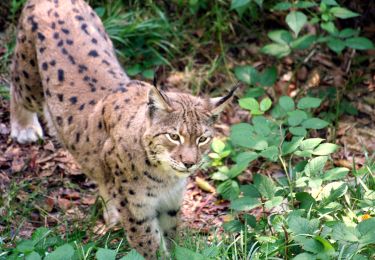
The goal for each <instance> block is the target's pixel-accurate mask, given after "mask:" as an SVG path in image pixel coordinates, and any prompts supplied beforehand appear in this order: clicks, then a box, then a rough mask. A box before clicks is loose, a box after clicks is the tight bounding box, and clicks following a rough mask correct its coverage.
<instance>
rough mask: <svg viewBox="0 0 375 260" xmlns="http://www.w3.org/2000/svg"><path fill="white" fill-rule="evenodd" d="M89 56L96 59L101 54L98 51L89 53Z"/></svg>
mask: <svg viewBox="0 0 375 260" xmlns="http://www.w3.org/2000/svg"><path fill="white" fill-rule="evenodd" d="M87 55H89V56H90V57H94V58H96V57H98V56H99V54H98V52H97V51H96V50H91V51H89V53H88V54H87Z"/></svg>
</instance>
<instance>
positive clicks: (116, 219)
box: [103, 207, 120, 228]
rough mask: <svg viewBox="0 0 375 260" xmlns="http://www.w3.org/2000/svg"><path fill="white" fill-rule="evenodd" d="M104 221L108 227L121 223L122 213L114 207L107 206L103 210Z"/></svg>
mask: <svg viewBox="0 0 375 260" xmlns="http://www.w3.org/2000/svg"><path fill="white" fill-rule="evenodd" d="M103 217H104V221H105V224H106V226H107V227H109V228H112V227H114V226H116V225H117V224H118V223H120V213H119V212H118V211H117V209H116V208H114V207H107V208H105V209H104V212H103Z"/></svg>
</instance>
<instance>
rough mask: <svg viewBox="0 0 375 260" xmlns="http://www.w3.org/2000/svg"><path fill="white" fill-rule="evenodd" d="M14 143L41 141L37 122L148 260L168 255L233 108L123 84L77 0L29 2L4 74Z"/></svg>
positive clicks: (102, 35)
mask: <svg viewBox="0 0 375 260" xmlns="http://www.w3.org/2000/svg"><path fill="white" fill-rule="evenodd" d="M11 73H12V85H11V137H12V138H13V139H15V140H16V141H17V142H19V143H30V142H35V141H37V140H38V139H39V138H43V131H42V128H41V125H40V124H39V122H38V116H37V115H38V114H43V115H44V117H45V119H46V121H47V123H48V127H49V130H50V131H51V132H53V133H54V135H55V136H56V138H57V139H58V140H59V142H61V144H62V145H63V146H64V147H65V148H66V149H67V150H69V152H70V153H71V154H72V155H73V156H74V158H75V159H76V161H77V162H78V163H79V164H80V166H81V167H82V171H83V172H84V173H85V174H86V175H88V176H89V177H90V178H92V179H93V180H95V181H96V182H97V184H98V189H99V193H100V196H101V197H102V198H103V199H104V201H105V202H106V205H105V207H104V219H105V221H106V223H107V224H108V225H110V226H111V225H115V224H116V223H118V222H121V223H122V225H123V227H124V228H125V229H126V233H127V239H128V241H129V243H130V245H131V246H132V247H134V248H135V249H136V250H137V251H138V252H139V253H141V254H142V255H143V256H144V257H146V258H147V259H155V258H156V255H157V251H158V249H159V248H162V250H163V251H164V252H166V254H167V252H168V248H169V247H170V239H173V238H174V237H175V234H176V229H177V216H178V212H179V208H180V204H181V200H182V197H183V193H184V187H185V184H186V181H187V177H188V176H190V175H191V174H192V173H194V171H195V170H196V169H197V168H198V167H199V166H200V164H201V161H202V155H203V154H204V153H205V152H206V151H207V150H208V149H209V145H210V141H211V140H212V136H213V123H214V121H215V118H216V117H217V115H218V114H219V113H220V112H221V111H222V110H223V108H224V107H225V106H226V105H227V104H228V103H229V102H230V101H231V99H232V97H233V93H234V89H233V90H232V91H231V92H230V93H229V94H228V95H226V96H225V97H219V98H213V99H209V98H201V97H195V96H192V95H188V94H184V93H178V92H164V91H161V90H159V89H158V88H157V87H156V86H154V85H151V84H148V83H146V82H142V81H136V80H130V79H129V77H128V76H127V75H126V74H125V72H124V71H123V70H122V68H121V67H120V65H119V62H118V61H117V59H116V57H115V52H114V48H113V45H112V43H111V41H110V39H109V37H108V35H107V34H106V32H105V30H104V27H103V24H102V23H101V21H100V19H99V18H98V16H97V15H96V14H95V13H94V12H93V10H92V9H91V8H90V7H89V6H88V5H87V4H86V3H85V2H84V1H83V0H64V1H62V0H29V1H28V2H27V3H26V4H25V7H24V9H23V11H22V15H21V17H20V21H19V25H18V34H17V45H16V48H15V55H14V59H13V64H12V68H11Z"/></svg>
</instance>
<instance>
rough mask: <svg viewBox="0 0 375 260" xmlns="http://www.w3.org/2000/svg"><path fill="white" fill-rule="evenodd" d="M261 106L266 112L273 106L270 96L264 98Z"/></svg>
mask: <svg viewBox="0 0 375 260" xmlns="http://www.w3.org/2000/svg"><path fill="white" fill-rule="evenodd" d="M259 106H260V110H261V111H263V112H266V111H267V110H268V109H270V108H271V106H272V100H271V99H270V98H269V97H266V98H264V99H262V101H261V102H260V105H259Z"/></svg>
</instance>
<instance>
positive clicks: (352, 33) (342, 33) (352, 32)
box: [339, 28, 359, 38]
mask: <svg viewBox="0 0 375 260" xmlns="http://www.w3.org/2000/svg"><path fill="white" fill-rule="evenodd" d="M358 33H359V31H358V30H355V29H352V28H345V29H343V30H342V31H340V33H339V37H340V38H348V37H352V36H357V35H358Z"/></svg>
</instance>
